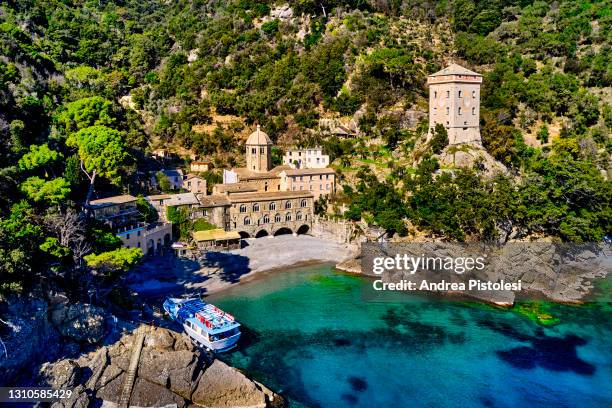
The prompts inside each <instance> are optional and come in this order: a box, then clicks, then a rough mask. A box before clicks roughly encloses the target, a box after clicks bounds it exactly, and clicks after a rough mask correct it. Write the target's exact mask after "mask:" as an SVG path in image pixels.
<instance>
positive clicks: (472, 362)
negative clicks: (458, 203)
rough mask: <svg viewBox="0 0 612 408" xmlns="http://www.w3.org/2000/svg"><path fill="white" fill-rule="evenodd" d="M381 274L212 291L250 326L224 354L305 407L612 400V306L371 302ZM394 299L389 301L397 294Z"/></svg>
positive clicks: (321, 270)
mask: <svg viewBox="0 0 612 408" xmlns="http://www.w3.org/2000/svg"><path fill="white" fill-rule="evenodd" d="M364 285H370V281H369V280H367V279H366V278H361V277H357V276H352V275H346V274H341V273H338V272H335V271H333V270H332V268H331V267H330V266H309V267H305V268H299V269H294V270H288V271H286V272H279V273H275V274H270V275H268V276H265V277H263V278H260V279H258V280H255V281H252V282H248V283H245V284H242V285H239V286H237V287H235V288H232V289H231V290H228V291H225V292H223V293H220V294H218V295H215V296H212V297H211V298H210V300H211V301H214V302H215V304H217V305H218V306H220V307H221V308H223V309H224V310H226V311H228V312H230V313H232V314H234V315H235V316H236V318H237V319H238V320H239V321H240V322H241V323H242V324H243V325H244V330H243V333H244V334H243V337H242V338H241V341H240V344H239V348H238V349H237V350H236V351H234V352H232V353H229V354H226V355H224V356H223V357H222V358H223V359H225V360H227V361H228V362H229V363H230V364H232V365H234V366H236V367H238V368H241V369H243V370H245V372H247V373H248V374H249V375H250V376H252V377H254V378H255V379H257V380H259V381H261V382H263V383H264V384H266V385H268V386H269V387H271V388H272V389H274V390H276V391H279V392H281V393H282V394H283V395H284V396H285V397H288V398H289V400H290V402H291V406H293V407H302V406H304V407H435V406H449V407H514V406H530V407H549V406H555V407H558V406H562V407H563V406H567V407H578V406H580V407H610V406H612V388H611V384H612V348H611V347H612V346H611V345H610V335H611V334H612V324H611V321H610V317H611V316H612V312H610V309H609V307H607V306H606V305H601V304H594V305H591V306H589V307H586V306H582V307H570V306H555V307H554V309H553V310H554V313H555V315H557V316H559V317H561V324H559V325H557V326H554V327H552V328H543V327H540V326H538V325H537V324H535V323H533V322H531V321H529V320H528V319H526V318H524V317H522V316H519V315H517V314H515V313H513V312H509V311H505V310H498V309H493V308H489V307H482V306H479V305H477V304H467V303H459V302H452V301H442V300H436V299H431V298H426V297H419V296H415V295H405V296H404V294H402V295H401V296H400V297H398V295H396V294H393V295H391V294H390V295H389V297H388V299H383V300H385V301H382V302H371V301H365V300H364V299H363V298H362V289H363V287H364ZM387 300H388V301H387Z"/></svg>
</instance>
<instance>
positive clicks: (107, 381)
mask: <svg viewBox="0 0 612 408" xmlns="http://www.w3.org/2000/svg"><path fill="white" fill-rule="evenodd" d="M135 337H136V335H135V334H129V335H124V336H123V337H122V338H121V339H120V340H119V341H117V342H116V343H115V344H112V345H110V346H107V347H103V348H101V349H100V350H98V351H97V352H92V353H89V354H85V355H82V356H81V357H80V358H79V359H78V360H76V361H74V360H62V361H59V362H56V363H53V364H50V365H49V367H46V368H45V373H46V374H45V375H46V378H48V379H49V380H48V382H49V383H51V384H71V385H72V386H74V385H76V386H77V388H79V387H80V388H79V389H82V390H83V395H75V396H74V400H72V399H71V402H62V404H63V405H56V406H57V407H59V408H63V407H69V406H70V407H72V406H74V407H78V406H83V407H84V406H86V405H87V404H88V403H89V397H88V395H87V394H86V393H85V392H84V391H85V386H84V385H83V384H81V385H78V383H79V381H80V382H84V381H86V387H87V388H88V389H89V390H91V391H89V392H90V394H91V395H93V396H95V398H96V399H97V400H102V401H104V402H103V406H112V405H114V404H117V403H118V402H119V399H120V396H121V393H122V391H123V382H124V379H125V378H126V372H127V370H128V367H129V364H130V358H131V356H132V345H133V344H134V339H135ZM85 368H87V370H91V376H89V378H88V379H87V378H82V377H84V376H79V375H78V373H80V372H81V371H83V369H85ZM97 402H101V401H97ZM70 404H72V405H70ZM79 404H84V405H79ZM188 404H189V405H192V404H198V405H201V406H203V407H237V406H241V407H266V406H282V404H283V399H282V398H281V397H280V396H278V395H277V394H275V393H274V392H272V391H270V390H269V389H267V388H266V387H265V386H263V385H261V384H258V383H257V382H255V381H252V380H250V379H249V378H247V377H246V376H245V375H244V374H242V373H241V372H240V371H238V370H236V369H234V368H232V367H229V366H228V365H226V364H225V363H223V362H221V361H218V360H215V361H211V357H210V356H209V354H208V353H204V352H201V351H200V350H198V349H195V348H194V347H193V345H192V344H191V342H190V340H189V338H188V337H187V336H185V335H184V334H178V333H175V332H172V331H169V330H166V329H162V328H150V329H149V330H148V332H147V333H146V335H145V341H144V343H143V348H142V351H141V354H140V358H139V360H138V370H137V372H136V379H135V382H134V387H133V388H132V394H131V399H130V405H131V406H138V407H162V406H176V407H184V406H186V405H188Z"/></svg>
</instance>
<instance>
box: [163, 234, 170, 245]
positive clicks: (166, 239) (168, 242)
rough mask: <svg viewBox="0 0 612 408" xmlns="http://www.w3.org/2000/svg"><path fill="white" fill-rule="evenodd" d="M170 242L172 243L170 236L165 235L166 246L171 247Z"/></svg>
mask: <svg viewBox="0 0 612 408" xmlns="http://www.w3.org/2000/svg"><path fill="white" fill-rule="evenodd" d="M170 241H171V239H170V234H166V235H164V245H165V246H169V245H170Z"/></svg>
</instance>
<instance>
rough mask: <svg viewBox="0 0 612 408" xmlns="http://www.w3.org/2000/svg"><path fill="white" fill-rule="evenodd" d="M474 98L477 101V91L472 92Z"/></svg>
mask: <svg viewBox="0 0 612 408" xmlns="http://www.w3.org/2000/svg"><path fill="white" fill-rule="evenodd" d="M472 98H474V99H476V91H472Z"/></svg>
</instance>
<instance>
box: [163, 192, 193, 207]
mask: <svg viewBox="0 0 612 408" xmlns="http://www.w3.org/2000/svg"><path fill="white" fill-rule="evenodd" d="M188 204H200V202H199V201H198V199H197V197H196V196H195V194H193V193H182V194H172V195H171V196H170V198H168V200H167V201H166V202H165V203H164V205H166V206H174V205H188Z"/></svg>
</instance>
